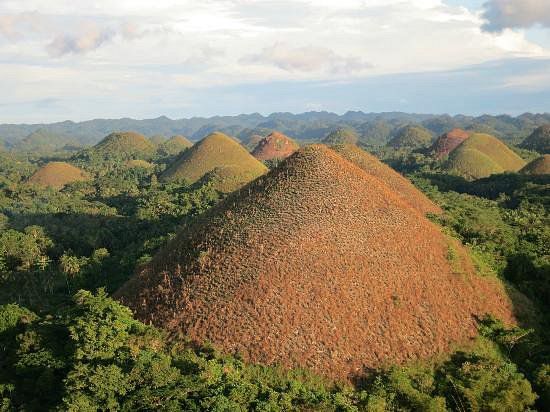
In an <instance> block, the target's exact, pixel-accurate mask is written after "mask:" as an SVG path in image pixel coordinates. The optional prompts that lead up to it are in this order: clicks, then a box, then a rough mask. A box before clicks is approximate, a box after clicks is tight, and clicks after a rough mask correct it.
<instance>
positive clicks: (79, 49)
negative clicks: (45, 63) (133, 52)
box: [46, 25, 115, 57]
mask: <svg viewBox="0 0 550 412" xmlns="http://www.w3.org/2000/svg"><path fill="white" fill-rule="evenodd" d="M114 36H115V32H114V31H113V30H111V29H109V28H102V27H97V26H95V25H90V26H88V27H87V28H85V29H84V30H82V31H81V32H80V33H77V34H61V35H58V36H57V37H55V38H54V39H53V41H52V42H51V43H50V44H48V46H47V47H46V49H47V51H48V53H49V54H50V56H53V57H61V56H63V55H65V54H80V53H85V52H88V51H91V50H95V49H97V48H98V47H100V46H101V45H102V44H104V43H106V42H108V41H110V40H111V39H112V38H113V37H114Z"/></svg>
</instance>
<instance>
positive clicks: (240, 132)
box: [0, 111, 550, 149]
mask: <svg viewBox="0 0 550 412" xmlns="http://www.w3.org/2000/svg"><path fill="white" fill-rule="evenodd" d="M549 123H550V113H546V114H531V113H526V114H523V115H521V116H517V117H512V116H506V115H502V116H487V115H484V116H477V117H474V116H464V115H456V116H449V115H431V114H415V113H400V112H388V113H364V112H361V111H354V112H347V113H345V114H343V115H337V114H335V113H329V112H307V113H300V114H292V113H272V114H270V115H268V116H262V115H261V114H258V113H252V114H243V115H238V116H214V117H209V118H205V117H193V118H189V119H176V120H172V119H169V118H168V117H165V116H161V117H158V118H156V119H145V120H135V119H128V118H124V119H95V120H88V121H84V122H71V121H65V122H59V123H52V124H21V125H14V124H2V125H0V136H1V137H2V138H3V139H4V141H5V142H6V143H5V145H6V146H7V147H8V148H13V147H14V145H16V143H17V142H18V141H21V140H22V139H24V138H25V137H26V136H28V135H29V134H30V133H32V132H34V131H36V130H38V129H44V130H46V131H48V132H50V133H53V134H58V135H63V136H70V137H71V138H72V139H74V140H75V142H77V143H78V144H79V145H81V146H91V145H94V144H96V143H97V142H99V141H100V140H101V139H102V138H103V137H104V136H106V135H108V134H110V133H112V132H114V131H117V130H134V131H136V132H138V133H141V134H143V135H145V136H154V135H161V136H173V135H178V134H181V135H184V136H189V137H190V138H191V139H192V140H200V139H202V138H203V137H205V136H207V135H208V134H210V133H212V132H214V131H216V130H218V131H221V132H224V133H226V134H228V135H234V136H236V137H238V138H240V139H242V140H243V141H246V139H247V138H248V137H250V136H251V135H252V134H258V135H260V136H266V135H267V134H269V133H270V132H271V131H273V130H278V131H280V132H281V133H284V134H286V135H288V136H292V137H293V138H295V139H296V140H298V141H310V142H311V141H321V140H322V139H323V138H324V137H325V136H326V135H327V134H328V133H330V131H332V130H334V129H337V128H341V127H344V128H353V129H355V130H356V131H357V132H358V134H359V138H360V140H361V141H362V142H365V143H368V144H376V145H383V144H385V143H386V142H387V141H388V140H389V136H390V135H391V134H392V133H393V132H395V130H396V129H398V128H399V127H402V126H403V125H406V124H416V125H420V126H423V127H425V128H426V129H428V130H430V132H431V133H433V134H434V135H436V136H439V135H441V134H442V133H444V132H445V131H447V130H451V129H453V128H462V129H467V130H470V131H485V132H488V133H490V134H493V135H495V136H496V137H499V138H501V139H504V140H506V141H510V142H513V143H520V141H521V140H523V139H524V138H525V137H527V136H528V135H530V134H531V133H532V132H533V130H535V129H536V128H537V127H539V126H542V125H544V124H549ZM245 144H246V143H245ZM252 148H253V147H252ZM252 148H250V149H252Z"/></svg>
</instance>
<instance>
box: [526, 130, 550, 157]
mask: <svg viewBox="0 0 550 412" xmlns="http://www.w3.org/2000/svg"><path fill="white" fill-rule="evenodd" d="M520 147H521V148H523V149H529V150H534V151H536V152H539V153H543V154H550V124H547V125H544V126H540V127H538V128H537V129H535V131H534V132H533V133H531V135H530V136H529V137H528V138H527V139H525V140H524V141H523V142H522V143H521V145H520Z"/></svg>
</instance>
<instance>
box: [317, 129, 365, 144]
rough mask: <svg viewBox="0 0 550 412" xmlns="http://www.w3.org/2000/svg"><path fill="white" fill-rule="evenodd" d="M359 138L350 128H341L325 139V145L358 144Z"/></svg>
mask: <svg viewBox="0 0 550 412" xmlns="http://www.w3.org/2000/svg"><path fill="white" fill-rule="evenodd" d="M358 141H359V136H358V135H357V132H356V131H355V130H353V129H350V128H348V127H341V128H339V129H336V130H333V131H332V132H330V133H329V134H327V135H326V137H325V138H324V139H323V143H324V144H327V145H334V144H357V142H358Z"/></svg>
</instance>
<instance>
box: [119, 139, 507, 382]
mask: <svg viewBox="0 0 550 412" xmlns="http://www.w3.org/2000/svg"><path fill="white" fill-rule="evenodd" d="M450 256H452V258H451V257H450ZM115 297H117V298H118V299H120V300H121V301H122V302H123V303H124V304H125V305H127V306H129V307H130V308H131V309H132V311H133V313H134V314H135V315H136V317H137V318H138V319H140V320H142V321H143V322H145V323H147V324H148V323H153V324H155V325H157V326H160V327H163V328H165V329H166V330H167V332H168V333H169V334H170V335H171V336H185V337H188V338H189V339H190V340H191V341H193V342H197V343H203V342H210V343H212V344H213V345H214V346H215V347H217V348H218V349H220V350H221V351H223V352H226V353H239V354H241V355H242V356H243V358H244V360H245V361H251V362H254V363H261V364H279V365H282V366H284V367H303V368H309V369H312V370H314V371H316V372H318V373H320V374H322V375H325V376H328V377H330V378H336V379H341V380H350V379H352V378H353V377H354V376H355V375H356V374H357V373H358V372H360V373H363V371H364V369H365V368H378V367H381V366H383V365H386V364H393V363H405V362H411V361H414V360H417V359H420V358H428V357H431V356H433V355H436V354H441V353H445V352H448V351H451V350H452V348H454V346H455V345H457V344H461V343H466V342H468V341H469V340H470V339H471V338H473V337H474V336H477V333H478V331H477V328H476V322H475V320H474V319H475V317H476V316H478V317H481V316H484V315H485V314H486V313H491V314H493V315H495V316H497V317H498V318H501V319H504V321H505V322H510V321H511V320H513V315H512V309H513V308H512V304H511V302H510V300H509V298H508V297H507V295H506V292H505V289H504V287H503V286H502V285H501V284H500V283H499V281H498V279H496V278H491V277H481V276H477V275H476V274H475V270H474V267H473V264H472V262H471V261H470V259H469V257H468V255H467V253H466V251H465V250H464V248H463V247H462V246H461V245H460V244H459V243H457V242H456V241H454V240H452V239H449V238H447V237H446V236H445V235H444V234H443V233H442V232H441V230H440V229H439V227H438V226H436V225H435V224H434V223H432V222H430V221H429V220H428V219H426V218H425V217H423V216H421V215H420V214H419V213H418V212H417V211H416V210H414V209H413V208H412V207H410V206H409V205H407V204H406V203H405V202H403V201H402V200H401V198H400V197H399V196H398V195H397V194H396V193H395V192H393V191H392V190H390V189H389V188H388V186H387V185H385V184H383V183H382V182H381V180H379V179H378V178H375V177H373V176H371V175H369V174H367V173H365V171H364V170H362V169H361V168H359V167H357V166H355V165H354V164H352V163H350V162H348V161H347V160H345V159H344V158H342V157H341V156H340V155H339V154H337V153H336V152H335V151H333V150H330V149H329V148H327V147H326V146H323V145H310V146H306V147H304V148H302V149H300V150H299V151H297V152H296V153H295V154H293V155H292V156H290V157H289V158H287V159H286V160H284V161H283V162H282V164H281V165H280V166H279V167H277V168H275V169H273V170H272V171H271V172H269V173H268V174H267V175H265V176H263V177H261V178H259V179H256V180H255V181H253V182H252V183H251V184H250V185H248V186H247V187H246V190H240V191H237V192H234V193H233V194H231V195H229V197H228V198H226V199H225V200H224V201H222V202H221V203H220V204H218V205H217V206H215V207H214V208H213V209H210V210H209V211H208V212H206V213H205V214H203V215H201V216H199V217H198V218H197V219H196V220H194V221H193V222H191V223H190V224H188V225H187V226H185V227H183V228H182V229H181V230H180V231H179V232H178V234H177V235H176V237H175V238H174V239H173V240H172V241H171V242H170V243H169V244H168V245H167V246H166V247H165V248H164V249H163V250H161V251H160V252H159V253H158V254H157V255H156V256H155V257H154V258H153V260H152V261H151V262H150V263H149V264H147V266H145V267H143V268H141V269H140V272H139V273H138V274H137V275H135V276H134V277H133V278H132V279H130V281H128V282H127V283H126V284H125V285H124V286H123V287H122V288H121V289H120V290H119V291H118V292H117V293H116V294H115Z"/></svg>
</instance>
